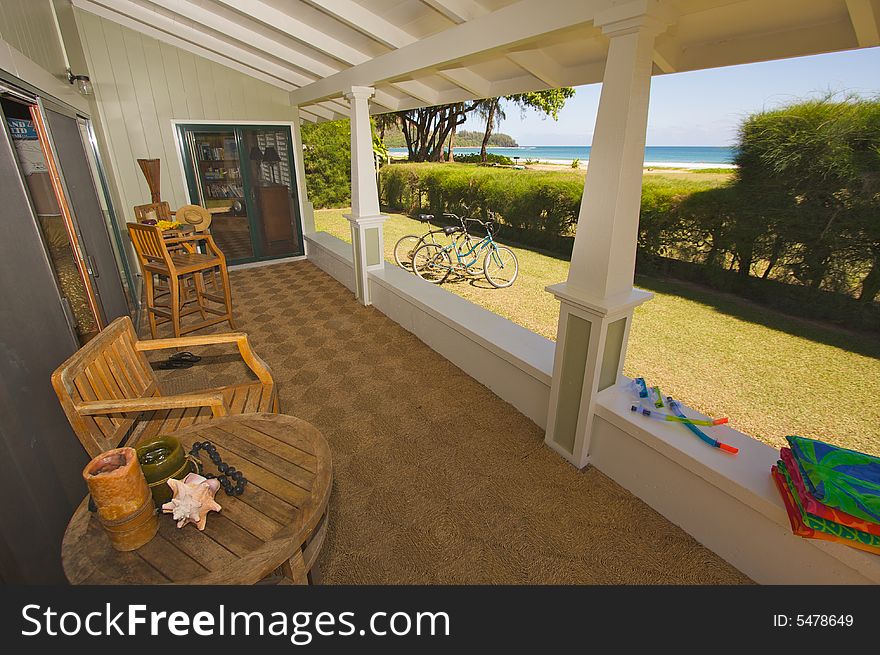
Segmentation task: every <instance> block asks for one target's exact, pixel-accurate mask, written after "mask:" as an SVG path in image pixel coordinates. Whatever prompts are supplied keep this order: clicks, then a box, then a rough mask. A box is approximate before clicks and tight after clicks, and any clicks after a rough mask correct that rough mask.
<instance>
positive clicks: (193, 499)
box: [162, 473, 222, 530]
mask: <svg viewBox="0 0 880 655" xmlns="http://www.w3.org/2000/svg"><path fill="white" fill-rule="evenodd" d="M168 486H169V487H171V490H172V492H173V493H174V497H173V498H172V499H171V500H170V501H169V502H167V503H165V504H164V505H162V511H163V512H164V513H165V514H171V517H172V518H173V519H174V520H175V521H177V527H178V528H182V527H183V526H185V525H186V524H187V523H193V524H195V526H196V527H197V528H198V529H199V530H204V529H205V523H206V521H207V518H208V512H212V511H213V512H219V511H220V510H221V509H222V507H220V505H218V504H217V502H216V501H215V500H214V495H215V494H216V493H217V491H218V490H219V489H220V481H219V480H217V479H216V478H212V479H210V480H208V479H207V478H204V477H202V476H201V475H199V474H198V473H190V474H189V475H187V476H186V477H185V478H184V479H183V480H175V479H174V478H169V480H168Z"/></svg>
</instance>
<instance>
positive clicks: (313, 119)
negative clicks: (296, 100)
mask: <svg viewBox="0 0 880 655" xmlns="http://www.w3.org/2000/svg"><path fill="white" fill-rule="evenodd" d="M299 117H300V118H304V119H305V120H307V121H309V122H310V123H317V122H318V115H317V114H314V113H312V112H310V111H309V110H308V109H304V108H302V107H300V108H299Z"/></svg>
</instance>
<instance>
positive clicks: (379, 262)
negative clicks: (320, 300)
mask: <svg viewBox="0 0 880 655" xmlns="http://www.w3.org/2000/svg"><path fill="white" fill-rule="evenodd" d="M344 216H345V218H347V219H348V222H349V223H350V225H351V246H352V251H353V253H354V278H355V288H356V292H355V295H356V296H357V299H358V300H359V301H360V303H361V304H362V305H371V304H372V301H371V300H370V285H369V280H368V274H369V272H370V271H375V270H380V269H382V268H384V266H385V239H384V235H383V230H382V225H383V224H384V223H385V220H386V219H387V218H388V216H386V215H385V214H377V215H375V216H355V215H353V214H345V215H344Z"/></svg>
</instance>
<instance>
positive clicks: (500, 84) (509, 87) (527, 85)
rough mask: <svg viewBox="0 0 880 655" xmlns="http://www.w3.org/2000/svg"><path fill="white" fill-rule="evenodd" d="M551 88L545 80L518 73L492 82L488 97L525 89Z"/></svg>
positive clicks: (521, 91) (496, 96) (507, 94)
mask: <svg viewBox="0 0 880 655" xmlns="http://www.w3.org/2000/svg"><path fill="white" fill-rule="evenodd" d="M549 88H552V87H551V86H550V85H549V84H547V83H546V82H542V81H541V80H539V79H537V78H536V77H535V76H534V75H520V76H518V77H512V78H510V79H507V80H497V81H495V82H492V93H491V95H490V96H489V97H490V98H500V97H502V96H509V95H513V94H514V93H525V92H526V91H543V90H545V89H549Z"/></svg>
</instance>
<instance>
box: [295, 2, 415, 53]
mask: <svg viewBox="0 0 880 655" xmlns="http://www.w3.org/2000/svg"><path fill="white" fill-rule="evenodd" d="M306 2H308V3H309V4H310V5H313V6H315V7H317V8H318V9H320V10H321V11H323V12H325V13H327V14H329V15H331V16H333V17H334V18H337V19H339V20H340V21H342V22H343V23H345V24H346V25H348V26H349V27H353V28H354V29H356V30H357V31H358V32H361V33H362V34H365V35H367V36H369V37H370V38H372V39H375V40H376V41H378V42H379V43H381V44H382V45H385V46H387V47H389V48H400V47H402V46H405V45H408V44H410V43H412V42H413V41H415V37H414V36H413V35H412V34H410V33H409V32H405V31H403V30H402V29H400V28H399V27H397V26H396V25H394V24H393V23H391V22H389V21H387V20H385V19H384V18H382V17H381V16H379V15H378V14H375V13H373V12H372V11H370V10H369V9H367V8H366V7H364V6H363V5H359V4H358V3H356V2H353V1H352V0H306Z"/></svg>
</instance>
